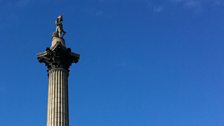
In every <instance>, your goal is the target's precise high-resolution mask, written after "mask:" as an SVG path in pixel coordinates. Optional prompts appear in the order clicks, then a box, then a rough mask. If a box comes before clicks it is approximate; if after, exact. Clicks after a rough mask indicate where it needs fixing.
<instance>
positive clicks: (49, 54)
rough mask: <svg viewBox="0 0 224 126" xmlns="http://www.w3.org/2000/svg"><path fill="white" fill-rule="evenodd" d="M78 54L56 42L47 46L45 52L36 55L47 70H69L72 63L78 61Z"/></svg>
mask: <svg viewBox="0 0 224 126" xmlns="http://www.w3.org/2000/svg"><path fill="white" fill-rule="evenodd" d="M79 57H80V55H79V54H77V53H73V52H71V49H70V48H66V47H65V46H63V45H62V44H61V43H60V42H58V43H56V45H55V46H54V47H51V48H47V49H46V51H45V52H42V53H39V54H38V55H37V58H38V61H39V62H40V63H45V65H46V66H47V68H48V70H51V69H54V68H64V69H66V70H69V67H70V66H71V64H72V63H77V62H78V61H79Z"/></svg>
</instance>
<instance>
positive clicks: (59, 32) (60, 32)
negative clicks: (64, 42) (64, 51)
mask: <svg viewBox="0 0 224 126" xmlns="http://www.w3.org/2000/svg"><path fill="white" fill-rule="evenodd" d="M62 21H63V17H62V16H61V15H60V16H58V17H57V19H56V21H55V24H56V32H55V33H54V34H53V36H55V37H59V38H63V37H64V35H65V33H66V32H65V31H64V29H63V25H62Z"/></svg>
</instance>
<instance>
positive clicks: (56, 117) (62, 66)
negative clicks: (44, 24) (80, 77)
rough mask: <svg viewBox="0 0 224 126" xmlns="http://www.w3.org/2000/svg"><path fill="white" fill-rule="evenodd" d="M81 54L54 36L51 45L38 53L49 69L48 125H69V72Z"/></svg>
mask: <svg viewBox="0 0 224 126" xmlns="http://www.w3.org/2000/svg"><path fill="white" fill-rule="evenodd" d="M79 56H80V55H79V54H77V53H73V52H71V49H70V48H67V47H66V46H65V42H64V39H63V38H59V37H53V39H52V45H51V47H50V48H47V49H46V51H45V52H42V53H39V54H38V55H37V57H38V60H39V62H40V63H45V65H46V66H47V69H48V110H47V126H69V111H68V74H69V67H70V66H71V64H72V63H77V62H78V61H79Z"/></svg>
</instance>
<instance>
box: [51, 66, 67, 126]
mask: <svg viewBox="0 0 224 126" xmlns="http://www.w3.org/2000/svg"><path fill="white" fill-rule="evenodd" d="M48 74H49V78H48V111H47V126H69V124H68V123H69V120H68V119H69V118H68V71H67V70H65V69H63V68H55V69H51V70H50V71H49V72H48Z"/></svg>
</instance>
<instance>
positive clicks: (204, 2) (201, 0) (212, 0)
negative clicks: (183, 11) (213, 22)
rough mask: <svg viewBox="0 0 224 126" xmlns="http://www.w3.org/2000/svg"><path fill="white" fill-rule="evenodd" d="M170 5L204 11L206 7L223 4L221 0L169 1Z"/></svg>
mask: <svg viewBox="0 0 224 126" xmlns="http://www.w3.org/2000/svg"><path fill="white" fill-rule="evenodd" d="M170 2H171V3H173V4H176V5H180V6H183V7H186V8H194V9H205V8H207V7H217V6H222V5H223V4H224V1H223V0H170Z"/></svg>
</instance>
